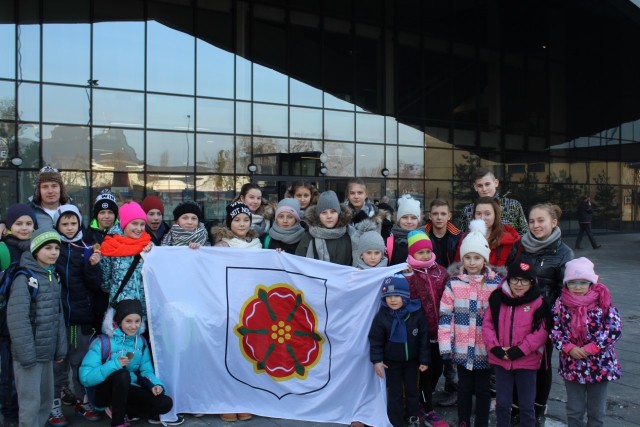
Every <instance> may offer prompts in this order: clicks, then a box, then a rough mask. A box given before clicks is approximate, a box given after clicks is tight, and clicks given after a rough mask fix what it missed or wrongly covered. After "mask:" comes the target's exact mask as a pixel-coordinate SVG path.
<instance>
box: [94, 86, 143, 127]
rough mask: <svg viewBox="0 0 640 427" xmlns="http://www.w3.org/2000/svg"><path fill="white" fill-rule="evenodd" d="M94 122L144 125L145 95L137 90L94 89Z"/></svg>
mask: <svg viewBox="0 0 640 427" xmlns="http://www.w3.org/2000/svg"><path fill="white" fill-rule="evenodd" d="M93 124H94V125H98V126H100V125H104V126H123V127H136V128H141V127H144V95H143V94H142V93H137V92H124V91H115V90H102V89H94V91H93Z"/></svg>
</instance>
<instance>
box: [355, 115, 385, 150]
mask: <svg viewBox="0 0 640 427" xmlns="http://www.w3.org/2000/svg"><path fill="white" fill-rule="evenodd" d="M356 141H359V142H377V143H379V144H383V143H384V117H382V116H377V115H373V114H356Z"/></svg>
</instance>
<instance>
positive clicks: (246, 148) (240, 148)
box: [236, 136, 252, 174]
mask: <svg viewBox="0 0 640 427" xmlns="http://www.w3.org/2000/svg"><path fill="white" fill-rule="evenodd" d="M251 157H252V149H251V137H250V136H237V137H236V173H242V174H245V173H247V166H249V163H251Z"/></svg>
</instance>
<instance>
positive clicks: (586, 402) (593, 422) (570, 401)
mask: <svg viewBox="0 0 640 427" xmlns="http://www.w3.org/2000/svg"><path fill="white" fill-rule="evenodd" d="M608 385H609V381H602V382H600V383H593V384H580V383H577V382H574V381H566V380H565V382H564V386H565V388H566V389H567V406H566V408H567V424H568V425H569V427H583V426H587V427H601V426H604V420H605V417H606V416H607V414H606V412H607V411H606V409H607V386H608ZM585 412H586V414H587V423H586V424H585V423H584V414H585Z"/></svg>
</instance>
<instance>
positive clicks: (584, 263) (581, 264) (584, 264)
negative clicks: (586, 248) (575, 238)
mask: <svg viewBox="0 0 640 427" xmlns="http://www.w3.org/2000/svg"><path fill="white" fill-rule="evenodd" d="M579 279H583V280H588V281H590V282H591V283H598V275H597V274H596V272H595V271H593V263H592V262H591V261H589V260H588V259H587V258H585V257H580V258H576V259H573V260H571V261H569V262H567V263H566V264H565V265H564V279H563V280H562V283H564V284H566V283H567V282H568V281H570V280H579Z"/></svg>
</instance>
